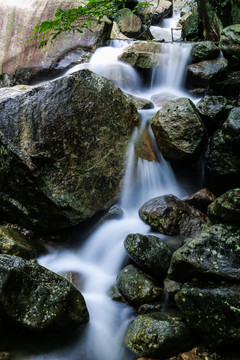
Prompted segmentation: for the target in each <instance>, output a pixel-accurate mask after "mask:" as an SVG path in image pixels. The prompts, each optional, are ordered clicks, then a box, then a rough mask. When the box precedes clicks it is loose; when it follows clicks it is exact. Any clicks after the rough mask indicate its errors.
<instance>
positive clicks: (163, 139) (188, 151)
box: [150, 98, 206, 164]
mask: <svg viewBox="0 0 240 360" xmlns="http://www.w3.org/2000/svg"><path fill="white" fill-rule="evenodd" d="M150 124H151V127H152V130H153V133H154V135H155V137H156V141H157V143H158V146H159V148H160V150H161V152H162V154H163V156H164V158H165V159H167V160H169V161H173V162H177V163H178V164H179V163H180V162H184V163H185V162H186V161H191V160H193V159H196V158H197V157H198V156H199V155H200V153H201V151H202V149H203V147H204V144H205V142H206V130H205V127H204V125H203V123H202V120H201V118H200V116H199V114H198V112H197V109H196V107H195V105H194V104H193V103H192V101H191V100H189V99H187V98H178V99H176V100H171V101H169V102H168V103H167V104H166V105H164V106H163V107H162V108H161V109H160V110H159V111H158V112H157V113H156V115H155V116H153V117H152V119H151V120H150ZM189 133H191V137H189Z"/></svg>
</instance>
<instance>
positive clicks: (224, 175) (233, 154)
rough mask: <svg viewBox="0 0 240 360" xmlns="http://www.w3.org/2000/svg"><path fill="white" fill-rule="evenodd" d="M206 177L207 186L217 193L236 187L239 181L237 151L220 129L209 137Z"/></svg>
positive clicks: (239, 171)
mask: <svg viewBox="0 0 240 360" xmlns="http://www.w3.org/2000/svg"><path fill="white" fill-rule="evenodd" d="M206 179H207V183H208V188H210V190H212V191H214V192H217V193H223V192H225V191H227V190H229V189H233V188H237V187H238V186H239V183H240V156H239V151H237V148H236V147H235V146H233V145H232V144H231V143H229V142H227V141H226V139H225V136H224V134H223V132H222V131H221V130H219V131H217V132H216V133H215V134H214V136H213V137H212V138H211V142H210V151H209V154H208V158H207V163H206Z"/></svg>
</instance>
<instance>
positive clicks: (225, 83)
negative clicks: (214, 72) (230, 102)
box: [212, 70, 240, 99]
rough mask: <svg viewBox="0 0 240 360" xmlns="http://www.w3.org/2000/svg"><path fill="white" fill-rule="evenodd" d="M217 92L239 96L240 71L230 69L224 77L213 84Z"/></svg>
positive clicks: (233, 96) (234, 96)
mask: <svg viewBox="0 0 240 360" xmlns="http://www.w3.org/2000/svg"><path fill="white" fill-rule="evenodd" d="M212 88H213V90H214V92H215V94H219V95H226V94H228V96H231V97H232V98H236V99H237V98H238V94H239V93H240V71H231V70H229V71H228V72H227V74H226V76H225V78H224V79H222V80H220V81H218V80H217V81H216V82H215V83H214V84H212Z"/></svg>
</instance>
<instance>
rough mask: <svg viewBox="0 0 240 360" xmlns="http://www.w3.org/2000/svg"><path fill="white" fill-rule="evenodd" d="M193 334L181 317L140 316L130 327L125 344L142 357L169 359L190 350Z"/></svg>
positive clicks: (163, 315) (154, 314) (155, 314)
mask: <svg viewBox="0 0 240 360" xmlns="http://www.w3.org/2000/svg"><path fill="white" fill-rule="evenodd" d="M191 341H192V338H191V334H190V331H189V329H188V327H187V325H186V324H185V323H184V322H183V321H182V319H181V317H180V316H177V315H171V314H163V313H161V312H155V313H150V314H146V315H139V316H138V317H137V318H136V319H135V320H134V321H133V322H132V323H131V324H130V326H129V328H128V331H127V334H126V338H125V343H126V345H127V347H129V348H130V349H131V350H132V351H134V352H135V353H136V354H137V355H138V356H140V357H147V358H161V359H162V358H168V357H170V356H172V355H176V354H178V353H179V352H181V351H184V350H185V351H186V350H189V348H190V346H191Z"/></svg>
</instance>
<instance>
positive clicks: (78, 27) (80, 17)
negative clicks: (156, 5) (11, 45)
mask: <svg viewBox="0 0 240 360" xmlns="http://www.w3.org/2000/svg"><path fill="white" fill-rule="evenodd" d="M125 6H126V0H112V1H111V0H110V1H108V0H88V1H86V4H85V5H82V6H79V7H78V8H73V9H69V10H62V9H59V10H58V11H57V12H56V13H55V19H54V20H47V21H43V22H42V23H41V24H40V25H37V26H36V27H35V28H34V30H33V37H32V38H31V39H29V40H28V41H33V40H35V39H37V40H38V41H39V46H38V47H39V48H41V47H43V46H45V45H46V44H47V42H48V40H51V41H52V40H54V39H55V38H56V37H57V36H58V35H60V34H61V33H62V32H67V31H78V32H80V33H82V32H83V29H89V30H91V24H92V22H93V21H97V22H98V23H101V22H102V21H103V18H104V17H105V16H106V17H108V18H110V19H114V18H115V17H116V16H117V12H118V10H119V8H123V7H125ZM147 6H149V3H147V2H140V3H138V4H137V5H136V6H135V8H134V9H133V10H132V11H133V12H134V11H137V10H138V9H140V8H144V7H147Z"/></svg>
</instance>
